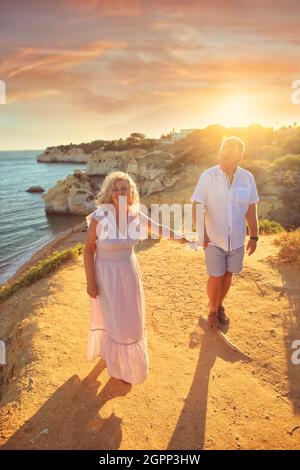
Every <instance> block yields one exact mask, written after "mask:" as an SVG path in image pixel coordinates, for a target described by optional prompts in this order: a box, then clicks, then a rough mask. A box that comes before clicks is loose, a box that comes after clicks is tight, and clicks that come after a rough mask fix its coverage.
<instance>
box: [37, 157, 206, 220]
mask: <svg viewBox="0 0 300 470" xmlns="http://www.w3.org/2000/svg"><path fill="white" fill-rule="evenodd" d="M174 159H175V156H174V155H173V154H172V153H170V152H166V151H164V150H155V151H152V152H148V153H145V152H144V151H142V150H139V149H137V150H133V151H122V152H101V151H100V152H96V153H93V155H92V156H91V158H90V159H89V161H88V163H87V170H86V172H80V171H78V170H76V171H75V172H74V175H72V176H68V177H67V178H66V179H65V180H60V181H58V182H57V184H56V186H54V187H53V188H51V189H50V190H49V191H48V192H47V193H46V194H45V195H44V196H43V198H44V200H45V205H46V212H48V213H50V212H51V213H53V212H56V213H72V214H82V215H86V214H88V213H89V212H90V211H91V210H93V209H94V207H95V203H94V198H96V197H97V195H98V193H99V190H100V188H101V184H102V181H103V179H104V177H105V176H106V175H107V174H108V173H110V172H111V171H115V170H120V171H124V172H127V173H129V174H130V175H131V176H132V177H133V178H134V180H135V181H136V183H137V186H138V190H139V193H140V196H141V198H142V199H143V201H144V202H145V203H148V202H150V201H151V196H152V195H154V194H157V193H162V192H163V191H165V190H167V189H168V190H170V191H171V190H172V189H173V190H174V187H175V185H176V183H179V180H180V179H182V178H183V177H185V178H186V177H187V175H188V173H190V175H193V176H195V173H194V166H193V165H190V166H188V165H187V166H186V167H185V168H183V167H182V166H180V167H176V166H174V165H173V166H172V164H173V162H174ZM191 167H193V168H191ZM196 176H197V175H196ZM194 179H195V178H194ZM196 179H197V178H196ZM176 191H177V190H176ZM176 195H177V196H178V193H175V194H174V196H176ZM170 199H174V198H170ZM165 202H168V201H165Z"/></svg>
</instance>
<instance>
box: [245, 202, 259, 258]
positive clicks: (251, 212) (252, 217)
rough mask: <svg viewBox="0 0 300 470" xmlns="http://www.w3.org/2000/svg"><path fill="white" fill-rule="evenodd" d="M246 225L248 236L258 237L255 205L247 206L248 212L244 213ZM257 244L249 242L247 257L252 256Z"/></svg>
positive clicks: (252, 241)
mask: <svg viewBox="0 0 300 470" xmlns="http://www.w3.org/2000/svg"><path fill="white" fill-rule="evenodd" d="M245 217H246V223H247V225H248V229H249V236H250V237H257V236H258V219H257V205H256V203H254V204H249V207H248V210H247V212H246V216H245ZM256 246H257V242H256V241H255V240H249V241H248V243H247V248H246V249H247V252H248V255H249V256H250V255H252V253H254V251H255V250H256Z"/></svg>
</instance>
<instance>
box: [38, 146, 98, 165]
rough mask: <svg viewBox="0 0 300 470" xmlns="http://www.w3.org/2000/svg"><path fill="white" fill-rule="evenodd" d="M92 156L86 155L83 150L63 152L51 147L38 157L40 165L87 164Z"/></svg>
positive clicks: (72, 149) (76, 149)
mask: <svg viewBox="0 0 300 470" xmlns="http://www.w3.org/2000/svg"><path fill="white" fill-rule="evenodd" d="M90 157H91V154H89V153H85V152H84V150H82V149H81V148H75V147H74V148H70V149H69V150H61V149H59V147H51V148H48V149H46V150H45V152H44V153H42V155H39V156H38V157H37V161H38V162H40V163H44V162H47V163H87V162H88V160H89V158H90Z"/></svg>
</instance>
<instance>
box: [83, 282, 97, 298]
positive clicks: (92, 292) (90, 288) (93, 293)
mask: <svg viewBox="0 0 300 470" xmlns="http://www.w3.org/2000/svg"><path fill="white" fill-rule="evenodd" d="M86 291H87V294H88V295H89V296H90V297H92V298H93V299H96V297H97V295H99V294H100V292H99V289H98V286H97V283H96V282H89V283H88V284H87V288H86Z"/></svg>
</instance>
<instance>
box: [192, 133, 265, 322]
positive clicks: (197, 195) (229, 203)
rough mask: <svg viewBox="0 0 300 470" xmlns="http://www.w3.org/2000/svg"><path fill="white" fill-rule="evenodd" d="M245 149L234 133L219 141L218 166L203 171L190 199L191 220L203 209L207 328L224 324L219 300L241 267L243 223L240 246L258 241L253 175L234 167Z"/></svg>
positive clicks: (225, 319)
mask: <svg viewBox="0 0 300 470" xmlns="http://www.w3.org/2000/svg"><path fill="white" fill-rule="evenodd" d="M244 152H245V145H244V142H243V141H242V140H241V139H239V138H238V137H234V136H232V137H227V138H226V139H224V140H223V142H222V144H221V147H220V151H219V155H218V162H219V163H218V165H215V166H213V167H211V168H209V169H208V170H206V171H204V172H203V173H202V174H201V175H200V178H199V181H198V183H197V185H196V187H195V190H194V192H193V195H192V198H191V200H192V201H193V216H194V217H193V218H194V223H195V222H196V213H199V211H198V208H197V207H196V206H197V204H201V205H202V207H203V209H204V224H203V231H204V233H203V236H201V235H202V234H201V233H200V234H199V236H200V239H201V238H202V239H203V242H202V244H203V248H204V250H205V262H206V269H207V273H208V276H209V277H208V282H207V294H208V298H209V315H208V318H207V321H208V324H209V326H210V327H211V328H213V329H216V328H218V327H219V323H225V324H226V323H228V322H229V318H228V316H227V315H226V313H225V309H224V306H223V301H224V299H225V297H226V295H227V293H228V291H229V289H230V286H231V281H232V276H233V274H238V273H239V272H241V271H242V269H243V258H244V252H245V247H244V243H245V237H246V233H247V232H246V224H247V225H248V230H249V237H250V238H249V240H248V242H247V246H246V250H247V253H248V255H251V254H252V253H253V252H254V251H255V250H256V245H257V241H258V221H257V206H256V204H257V202H258V201H259V197H258V194H257V189H256V184H255V179H254V176H253V175H252V174H251V173H250V172H249V171H247V170H245V169H244V168H241V167H240V166H238V163H239V162H240V161H241V160H242V158H243V155H244Z"/></svg>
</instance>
